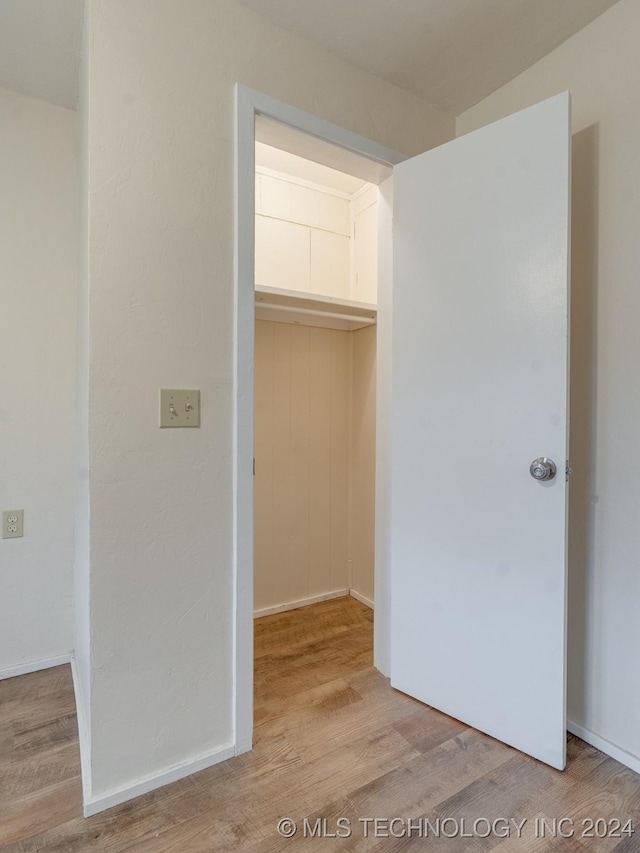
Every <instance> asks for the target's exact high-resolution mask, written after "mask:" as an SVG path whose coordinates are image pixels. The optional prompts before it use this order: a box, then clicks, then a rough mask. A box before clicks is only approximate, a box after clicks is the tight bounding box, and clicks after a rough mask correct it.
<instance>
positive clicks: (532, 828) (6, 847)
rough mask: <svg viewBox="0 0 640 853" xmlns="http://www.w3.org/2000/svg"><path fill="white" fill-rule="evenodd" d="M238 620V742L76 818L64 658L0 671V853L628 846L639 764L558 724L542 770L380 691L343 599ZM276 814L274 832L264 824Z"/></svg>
mask: <svg viewBox="0 0 640 853" xmlns="http://www.w3.org/2000/svg"><path fill="white" fill-rule="evenodd" d="M255 629H256V630H255V652H256V664H255V669H256V687H255V698H256V707H255V747H254V749H253V750H252V752H250V753H247V754H245V755H241V756H239V757H238V758H234V759H232V760H230V761H227V762H225V763H223V764H220V765H218V766H216V767H213V768H210V769H209V770H205V771H203V772H201V773H198V774H195V775H194V776H190V777H189V778H187V779H184V780H182V781H180V782H177V783H175V784H173V785H170V786H167V787H166V788H162V789H160V790H158V791H154V792H152V793H151V794H147V795H146V796H144V797H140V798H138V799H137V800H135V801H133V802H130V803H126V804H124V805H122V806H118V807H116V808H114V809H111V810H109V811H107V812H103V813H102V814H100V815H96V816H95V817H92V818H88V819H85V818H83V817H82V807H81V798H82V795H81V784H80V776H79V773H80V758H79V753H78V742H77V732H76V724H75V708H74V696H73V688H72V683H71V675H70V672H69V668H68V667H58V668H56V669H52V670H45V671H43V672H39V673H34V674H32V675H25V676H20V677H19V678H14V679H11V680H9V681H4V682H0V853H34V851H49V853H63V852H64V853H78V851H82V853H84V851H89V852H90V853H93V851H100V853H124V851H135V853H213V851H235V850H242V851H245V850H246V851H248V853H258V851H260V853H269V851H287V850H290V851H292V853H294V851H295V853H298V851H303V853H304V851H307V850H309V851H312V850H316V851H317V850H323V851H333V850H340V851H360V850H376V851H381V853H391V851H399V850H413V849H415V850H423V849H429V850H442V851H445V853H454V851H467V850H468V851H492V850H496V851H499V853H513V851H518V853H519V851H532V853H548V851H556V850H561V851H565V853H585V851H588V850H591V851H594V853H610V851H615V853H635V851H640V776H638V775H636V774H635V773H633V772H632V771H630V770H628V769H626V768H625V767H623V766H622V765H620V764H618V763H617V762H616V761H614V760H613V759H611V758H608V757H606V756H605V755H603V754H602V753H601V752H598V750H596V749H594V748H593V747H590V746H588V745H587V744H585V743H584V742H582V741H580V740H578V739H577V738H574V737H569V744H568V749H569V763H568V767H567V769H566V771H565V772H564V773H559V772H557V771H555V770H551V769H550V768H548V767H545V766H544V765H542V764H540V763H538V762H536V761H534V760H533V759H529V758H527V757H525V756H523V755H521V754H520V753H518V752H516V751H515V750H512V749H510V748H509V747H507V746H504V745H503V744H501V743H498V742H497V741H494V740H492V739H491V738H488V737H485V736H484V735H481V734H479V733H478V732H476V731H474V730H472V729H469V728H467V727H466V726H464V725H462V724H461V723H458V722H456V721H455V720H452V719H450V718H449V717H445V716H443V715H442V714H440V713H438V712H437V711H434V710H433V709H431V708H427V707H425V706H423V705H421V704H420V703H418V702H415V701H414V700H412V699H410V698H408V697H406V696H403V695H402V694H400V693H396V692H395V691H394V690H392V689H391V688H390V687H389V683H388V681H387V680H386V679H385V678H383V677H382V676H381V675H380V674H379V673H378V672H376V670H374V669H373V667H372V613H371V611H369V610H368V609H367V608H366V607H364V606H363V605H361V604H360V603H359V602H357V601H355V600H354V599H352V598H343V599H334V600H332V601H327V602H322V603H321V604H316V605H313V606H311V607H308V608H305V609H304V610H297V611H289V612H287V613H280V614H277V615H275V616H268V617H266V618H264V619H260V620H257V622H256V625H255ZM427 665H428V659H427ZM285 817H288V818H291V819H292V820H294V821H295V822H296V824H297V827H298V831H297V833H296V835H295V837H293V838H292V839H285V838H283V837H281V836H280V835H279V834H278V832H277V829H276V827H277V824H278V821H279V820H281V819H282V818H285ZM373 818H378V819H380V821H379V822H378V824H374V823H373V821H372V820H368V819H373ZM392 818H399V819H400V820H399V821H396V823H395V824H390V823H389V822H388V821H389V820H390V819H392ZM423 818H427V819H429V821H430V826H431V827H432V828H437V827H439V828H440V832H441V835H440V837H439V838H438V837H434V835H433V832H431V831H429V827H428V826H427V825H426V824H425V823H424V821H422V823H420V819H423ZM500 818H505V819H507V821H509V820H511V821H517V822H518V825H520V826H521V829H520V837H518V832H517V830H516V826H515V824H513V823H511V824H506V828H507V829H508V830H509V835H508V837H503V836H506V830H505V824H503V823H501V822H500V821H499V819H500ZM554 818H556V819H557V818H569V819H571V820H572V821H573V823H572V824H569V823H568V822H567V821H565V823H563V824H561V825H560V828H561V830H562V832H564V834H565V835H569V834H570V833H571V832H573V837H566V838H563V837H557V838H553V837H551V831H550V829H547V832H546V837H541V827H542V823H541V821H542V820H543V819H546V820H547V821H548V823H547V826H550V825H551V820H552V819H554ZM305 819H306V820H307V827H309V828H312V829H313V830H314V832H315V833H316V835H315V837H311V835H310V833H309V831H307V833H306V837H305ZM408 819H411V820H412V821H413V824H412V826H413V829H410V827H409V825H408V823H407V820H408ZM597 819H600V820H601V821H602V823H600V824H598V825H597V826H596V827H594V830H595V831H600V832H602V831H603V830H606V834H607V835H609V836H610V835H611V833H612V832H613V830H614V829H615V827H616V824H615V822H613V821H615V820H616V819H618V820H620V821H621V822H622V824H624V822H625V821H626V820H632V821H634V824H635V828H636V834H634V835H631V836H628V837H627V836H624V835H623V836H621V837H605V838H589V837H582V836H583V832H584V830H586V829H588V827H589V824H588V823H587V824H584V825H583V823H582V821H589V820H593V821H595V820H597ZM385 820H386V823H385ZM496 820H498V823H497V824H495V826H494V827H493V828H492V831H491V832H490V833H488V834H487V830H488V829H489V828H491V827H490V826H489V825H488V824H487V823H486V821H496ZM523 820H526V823H525V824H524V825H522V824H521V822H522V821H523ZM536 820H537V821H538V823H537V824H536ZM323 821H324V823H323ZM340 821H341V823H340ZM474 821H475V822H476V823H475V825H474ZM607 821H609V823H605V822H607ZM426 831H429V835H428V837H425V833H426ZM320 832H324V836H325V837H324V838H320V837H318V834H319V833H320ZM338 832H339V833H342V834H345V835H346V834H347V832H349V833H350V835H349V837H335V835H336V834H337V833H338ZM485 834H486V837H482V836H484V835H485ZM332 836H334V837H332ZM394 836H395V837H394Z"/></svg>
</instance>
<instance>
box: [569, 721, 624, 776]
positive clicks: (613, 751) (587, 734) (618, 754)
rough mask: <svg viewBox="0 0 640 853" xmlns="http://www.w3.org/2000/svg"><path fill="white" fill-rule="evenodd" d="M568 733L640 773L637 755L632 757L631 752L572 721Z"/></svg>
mask: <svg viewBox="0 0 640 853" xmlns="http://www.w3.org/2000/svg"><path fill="white" fill-rule="evenodd" d="M567 731H570V732H571V734H572V735H575V736H576V737H579V738H580V739H581V740H583V741H585V742H586V743H589V744H591V746H595V748H596V749H599V750H600V752H604V753H605V754H606V755H609V756H610V757H611V758H615V760H616V761H619V762H620V764H624V766H625V767H628V768H629V769H630V770H633V771H634V772H635V773H640V758H638V756H637V755H632V754H631V753H630V752H627V751H626V750H624V749H622V748H621V747H619V746H616V745H615V743H611V742H610V741H608V740H606V739H605V738H603V737H600V735H596V734H594V733H593V732H592V731H589V729H585V728H584V727H583V726H579V725H578V724H577V723H573V722H571V720H567Z"/></svg>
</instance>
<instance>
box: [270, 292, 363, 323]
mask: <svg viewBox="0 0 640 853" xmlns="http://www.w3.org/2000/svg"><path fill="white" fill-rule="evenodd" d="M255 305H256V320H271V321H272V322H275V323H291V324H294V325H298V326H320V327H322V328H326V329H343V330H346V331H355V330H356V329H363V328H364V327H365V326H373V325H375V323H376V316H377V307H376V306H375V305H371V304H369V303H367V302H354V301H352V300H350V299H338V298H337V297H334V296H323V295H321V294H318V293H304V292H303V291H299V290H285V289H284V288H278V287H264V286H260V285H256V289H255Z"/></svg>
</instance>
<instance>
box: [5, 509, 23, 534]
mask: <svg viewBox="0 0 640 853" xmlns="http://www.w3.org/2000/svg"><path fill="white" fill-rule="evenodd" d="M21 536H24V510H22V509H8V510H6V512H3V513H2V538H3V539H18V538H19V537H21Z"/></svg>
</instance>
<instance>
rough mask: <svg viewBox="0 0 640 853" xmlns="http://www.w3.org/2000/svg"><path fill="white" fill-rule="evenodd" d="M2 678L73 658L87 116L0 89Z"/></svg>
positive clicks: (0, 551)
mask: <svg viewBox="0 0 640 853" xmlns="http://www.w3.org/2000/svg"><path fill="white" fill-rule="evenodd" d="M0 188H1V189H0V257H1V258H2V282H3V284H2V298H3V301H2V309H1V310H0V364H1V365H2V367H1V377H2V378H1V392H0V434H1V435H2V440H1V441H0V472H1V474H0V510H7V509H21V508H23V509H24V511H25V516H24V524H25V536H24V538H23V539H8V540H0V577H1V578H2V580H1V587H2V592H1V593H0V671H1V670H7V669H10V668H12V667H16V666H24V665H28V664H32V663H33V664H37V663H38V662H42V661H45V660H50V659H51V658H55V657H57V656H59V655H68V654H69V652H70V651H71V649H72V647H73V601H72V571H73V518H74V511H73V448H74V428H75V415H74V412H75V366H74V365H75V316H76V306H75V301H76V294H77V280H78V276H77V242H78V241H77V216H78V213H77V201H78V140H77V116H76V114H75V113H74V112H72V111H71V110H67V109H64V108H62V107H56V106H52V105H51V104H45V103H44V102H42V101H38V100H36V99H34V98H28V97H25V96H23V95H17V94H14V93H13V92H8V91H7V90H5V89H0Z"/></svg>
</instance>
